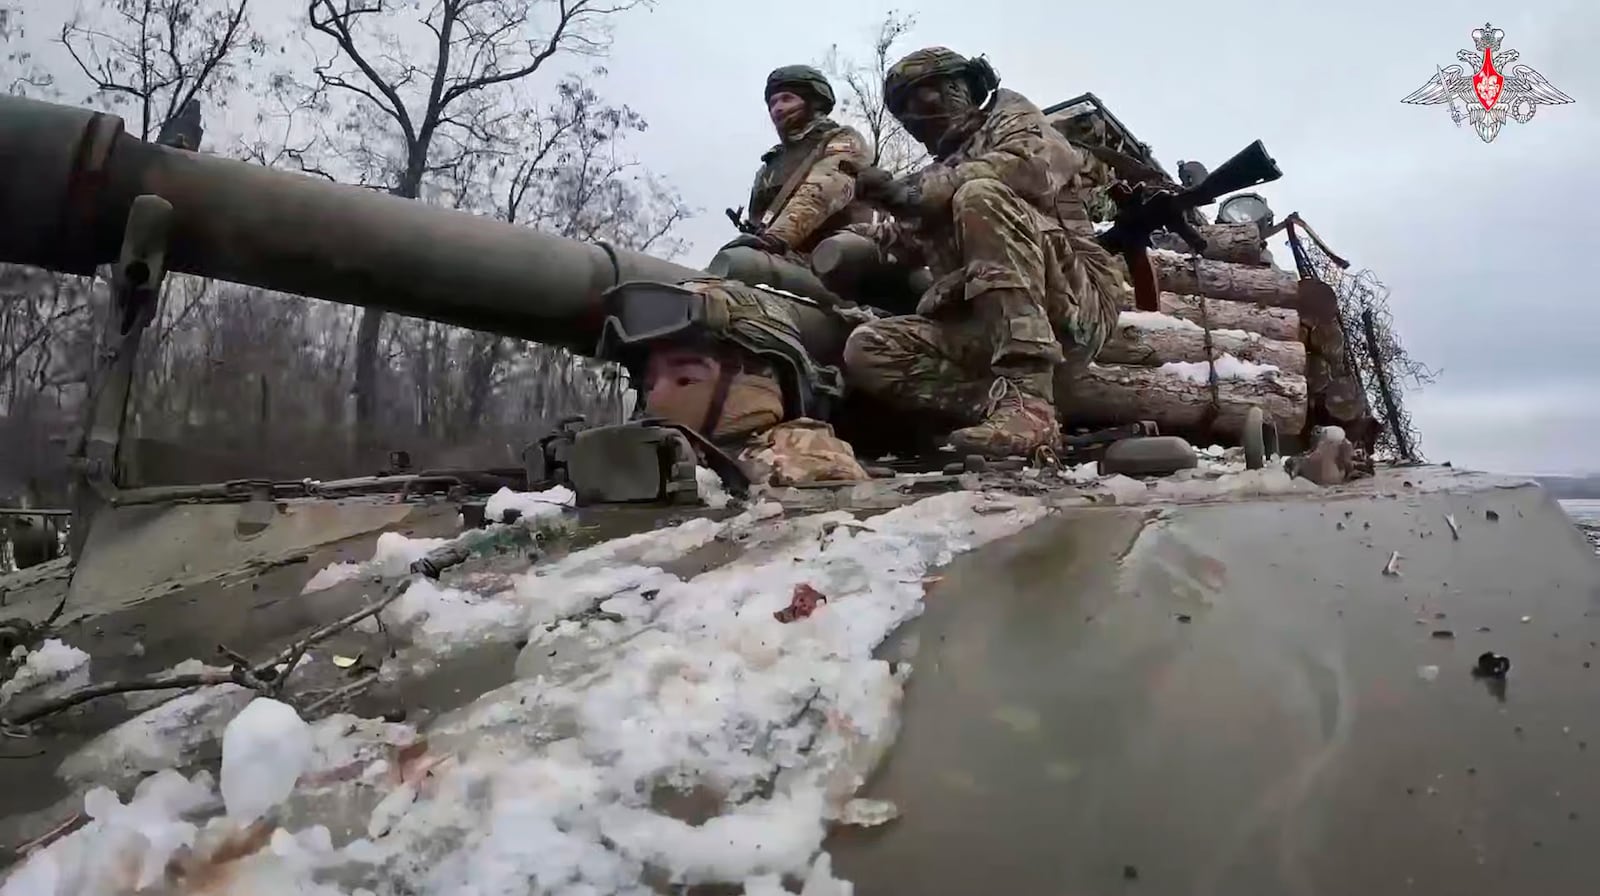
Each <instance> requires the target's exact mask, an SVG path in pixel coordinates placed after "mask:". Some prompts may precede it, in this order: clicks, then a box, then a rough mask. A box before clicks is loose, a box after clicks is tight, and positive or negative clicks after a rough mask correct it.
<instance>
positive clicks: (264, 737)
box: [222, 697, 312, 824]
mask: <svg viewBox="0 0 1600 896" xmlns="http://www.w3.org/2000/svg"><path fill="white" fill-rule="evenodd" d="M311 753H312V742H311V728H310V726H308V725H306V723H305V721H304V720H302V719H301V718H300V715H299V713H297V712H295V711H294V707H292V706H289V705H288V704H286V703H280V702H278V701H277V700H269V699H267V698H265V697H261V698H257V699H255V700H252V701H251V702H250V705H249V706H246V707H245V708H244V710H243V711H242V712H240V713H239V714H238V715H236V716H234V717H233V721H231V722H229V723H228V727H227V729H226V730H224V731H223V733H222V801H223V804H224V805H225V806H226V807H227V809H228V817H229V818H230V819H233V820H234V821H237V822H242V823H245V824H248V823H250V822H253V821H255V820H256V819H258V818H260V817H261V816H262V815H264V814H266V812H267V810H269V809H271V808H272V807H274V806H276V805H278V804H279V803H281V802H283V801H284V800H285V799H286V798H287V797H288V796H289V792H290V791H291V790H293V789H294V782H295V781H298V780H299V779H300V776H301V775H302V774H304V773H305V771H306V769H307V767H309V766H310V764H311Z"/></svg>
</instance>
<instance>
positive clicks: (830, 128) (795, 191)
mask: <svg viewBox="0 0 1600 896" xmlns="http://www.w3.org/2000/svg"><path fill="white" fill-rule="evenodd" d="M765 96H766V100H767V115H768V116H769V117H770V118H771V119H772V126H773V127H774V128H776V129H777V132H778V145H776V146H774V147H772V148H771V149H770V150H768V151H767V152H766V154H764V155H763V156H762V157H761V170H760V171H758V172H757V173H756V180H755V185H754V186H753V187H752V188H751V190H750V203H749V206H748V211H747V215H748V223H747V224H746V225H745V226H746V227H747V228H748V230H749V231H750V232H748V233H745V234H744V235H743V236H740V237H739V238H737V239H735V240H734V241H733V242H731V243H729V244H728V246H730V247H731V246H751V247H754V248H757V249H761V250H764V251H767V252H772V253H774V254H777V255H791V256H794V257H797V258H799V259H801V260H803V259H804V258H805V257H806V256H807V254H808V253H809V252H810V251H811V249H812V247H814V246H815V245H816V244H817V243H818V242H819V241H820V240H822V239H823V238H824V237H827V236H829V235H831V234H834V233H837V232H838V231H840V230H842V229H844V227H845V225H847V224H850V223H852V222H855V221H865V220H869V219H870V217H871V215H870V212H869V213H868V214H865V215H862V214H861V213H860V210H859V209H858V208H857V207H856V204H855V203H853V200H854V199H855V177H854V174H853V172H854V171H855V170H857V169H859V168H862V167H865V166H866V165H868V164H870V162H871V160H872V154H871V153H870V152H869V151H868V150H867V144H866V141H865V140H863V139H862V138H861V135H860V134H859V133H857V132H856V130H855V129H854V128H850V127H845V126H843V125H841V124H839V123H838V122H836V121H834V120H833V119H831V118H829V117H828V113H830V112H832V111H833V104H834V96H833V86H832V85H831V84H829V83H828V79H827V78H826V77H824V76H823V74H822V72H819V71H817V70H816V69H814V68H812V67H811V66H809V65H786V66H783V67H782V68H779V69H775V70H774V71H773V72H772V74H770V75H768V76H767V87H766V92H765ZM731 214H733V215H734V216H735V217H737V214H738V213H737V212H732V213H731Z"/></svg>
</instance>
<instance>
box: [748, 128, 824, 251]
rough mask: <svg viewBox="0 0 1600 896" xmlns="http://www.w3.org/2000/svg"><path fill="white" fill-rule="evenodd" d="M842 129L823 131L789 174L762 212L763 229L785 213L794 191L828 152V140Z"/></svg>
mask: <svg viewBox="0 0 1600 896" xmlns="http://www.w3.org/2000/svg"><path fill="white" fill-rule="evenodd" d="M842 130H844V128H843V127H837V128H834V129H833V130H831V131H825V132H823V134H822V138H821V139H819V140H818V141H817V145H816V146H813V147H811V152H809V153H807V154H806V157H805V161H803V162H801V163H800V166H799V167H797V168H795V169H794V173H792V174H790V175H789V179H788V180H786V181H784V182H783V188H782V189H780V190H779V191H778V195H777V196H774V197H773V198H772V204H771V205H769V206H767V210H766V211H765V212H763V213H762V215H761V229H762V230H766V229H767V228H768V227H771V226H772V222H773V221H776V220H778V216H779V215H781V214H783V209H784V207H785V206H787V205H788V204H789V199H790V198H791V197H793V196H794V191H796V190H798V189H800V185H801V184H803V183H805V180H806V175H808V174H810V173H811V167H812V166H813V165H815V164H817V162H818V160H820V159H821V158H822V154H823V153H824V152H827V150H828V141H830V140H832V139H833V138H834V135H835V134H838V133H839V132H840V131H842Z"/></svg>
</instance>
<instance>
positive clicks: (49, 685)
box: [0, 638, 89, 705]
mask: <svg viewBox="0 0 1600 896" xmlns="http://www.w3.org/2000/svg"><path fill="white" fill-rule="evenodd" d="M24 652H26V654H27V655H26V657H25V658H22V657H18V654H19V653H24ZM11 655H12V657H13V658H14V659H15V658H21V659H22V665H21V666H19V667H18V668H17V671H16V674H14V675H12V676H11V678H10V680H8V681H4V682H0V705H4V704H6V703H7V702H9V701H10V700H11V698H12V697H15V696H17V695H18V694H27V695H28V696H30V697H33V698H36V699H41V700H42V699H48V698H50V697H53V696H56V695H58V694H62V693H65V692H67V691H70V690H72V689H74V688H80V687H83V686H84V685H86V684H88V683H89V654H87V653H84V652H83V651H81V650H79V649H78V648H76V647H73V646H71V645H70V644H67V643H65V642H64V641H62V640H60V639H59V638H47V639H46V640H45V641H44V643H42V644H40V645H39V646H38V648H36V649H35V650H32V651H26V649H25V648H23V647H22V646H20V645H19V646H18V647H17V648H16V649H15V650H14V651H13V652H12V654H11Z"/></svg>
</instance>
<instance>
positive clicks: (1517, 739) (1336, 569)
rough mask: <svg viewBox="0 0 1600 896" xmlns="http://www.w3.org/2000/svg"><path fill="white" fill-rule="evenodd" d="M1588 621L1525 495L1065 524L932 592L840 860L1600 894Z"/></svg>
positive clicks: (1298, 887)
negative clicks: (1495, 669)
mask: <svg viewBox="0 0 1600 896" xmlns="http://www.w3.org/2000/svg"><path fill="white" fill-rule="evenodd" d="M1490 511H1492V512H1493V513H1492V514H1491V513H1490ZM1446 514H1451V515H1453V517H1454V519H1455V520H1456V522H1457V523H1458V524H1459V526H1460V530H1461V537H1460V540H1455V539H1454V538H1453V537H1452V534H1451V531H1450V527H1449V525H1448V524H1447V523H1446V522H1445V520H1444V516H1445V515H1446ZM1157 516H1159V517H1160V518H1159V519H1154V520H1152V521H1150V522H1146V521H1147V520H1151V518H1152V517H1157ZM1491 516H1494V517H1496V518H1495V519H1490V517H1491ZM1369 523H1370V528H1369V527H1368V524H1369ZM1141 533H1142V534H1141ZM1394 551H1399V552H1400V555H1401V556H1400V560H1399V561H1398V564H1397V565H1398V568H1399V571H1400V575H1399V576H1386V575H1384V574H1383V572H1382V569H1383V567H1384V566H1385V564H1386V563H1387V562H1388V560H1389V558H1390V555H1391V553H1392V552H1394ZM1119 557H1121V558H1122V559H1121V561H1120V562H1119V561H1118V558H1119ZM1597 600H1600V562H1597V561H1596V559H1595V558H1594V557H1593V556H1592V555H1591V553H1590V551H1589V550H1588V548H1587V545H1586V544H1585V543H1584V541H1583V538H1582V536H1581V535H1580V534H1579V533H1578V532H1577V531H1576V530H1575V529H1574V528H1573V527H1572V526H1571V524H1570V522H1569V521H1568V520H1567V519H1566V517H1565V516H1564V515H1563V514H1562V513H1561V512H1560V510H1559V509H1558V508H1557V507H1556V505H1555V503H1554V502H1553V501H1551V500H1550V499H1548V498H1547V497H1545V496H1544V495H1543V494H1542V493H1541V492H1538V491H1536V490H1533V489H1516V490H1496V491H1487V492H1478V493H1474V494H1448V493H1435V494H1428V495H1412V496H1402V497H1400V498H1379V499H1372V498H1360V499H1350V498H1346V499H1343V500H1328V501H1324V502H1313V501H1305V500H1297V501H1294V502H1286V501H1281V502H1273V501H1266V502H1256V503H1238V504H1212V505H1193V506H1187V507H1179V508H1167V509H1165V510H1163V511H1153V510H1151V509H1148V508H1121V509H1118V508H1106V509H1092V510H1068V511H1066V512H1065V513H1063V514H1062V516H1061V517H1060V518H1058V519H1054V520H1050V521H1047V522H1045V523H1043V524H1041V525H1039V526H1036V527H1035V528H1033V529H1032V530H1030V531H1028V532H1026V533H1023V535H1021V536H1020V537H1018V538H1015V539H1012V540H1010V541H1008V542H1005V543H1003V544H997V545H993V546H991V547H990V548H989V549H985V550H981V551H979V552H976V553H975V554H972V555H969V556H967V557H965V558H962V559H961V560H958V561H957V563H956V564H954V566H953V567H952V568H951V569H950V570H949V572H948V575H947V577H946V578H945V580H944V581H943V582H941V583H939V584H938V585H936V586H934V588H933V589H932V590H931V591H930V594H929V598H928V608H927V612H926V613H925V615H924V616H923V617H922V618H921V619H919V620H918V621H917V622H915V623H914V624H913V625H912V626H910V627H909V631H908V632H907V634H908V635H913V634H914V636H915V640H916V641H917V642H918V643H919V644H920V647H919V650H918V653H917V655H916V658H915V660H914V672H913V674H912V676H911V682H910V685H909V689H908V694H907V698H906V703H905V713H906V717H905V725H904V728H903V729H902V732H901V734H900V738H899V740H898V742H897V744H896V746H895V749H894V751H893V753H892V755H891V757H890V760H889V762H888V763H887V764H886V766H885V768H884V769H882V770H881V771H880V773H879V775H878V776H877V778H876V779H875V780H874V781H873V783H872V784H871V785H870V786H869V787H868V793H867V794H866V795H869V796H873V797H878V798H885V799H890V800H893V801H894V802H895V803H896V804H897V805H898V806H899V808H900V809H901V811H902V815H901V817H900V818H899V819H898V820H896V821H894V822H892V823H890V824H888V825H885V826H884V827H882V828H880V829H874V830H868V831H859V830H852V831H846V832H841V833H839V834H836V835H835V836H834V838H833V841H832V843H831V844H830V845H831V847H832V848H833V849H834V851H835V856H836V859H837V867H838V869H839V871H840V873H841V874H843V875H845V876H846V877H848V878H849V879H852V880H854V881H856V883H857V886H858V892H862V893H866V894H876V893H920V894H927V896H934V894H944V893H951V894H956V893H974V892H988V891H998V892H1004V893H1007V894H1033V893H1039V894H1060V893H1074V894H1078V893H1128V892H1149V893H1197V894H1211V893H1215V894H1238V893H1294V894H1311V893H1325V894H1345V893H1363V894H1382V893H1441V894H1442V893H1449V894H1452V896H1464V894H1477V893H1483V894H1490V893H1494V894H1501V893H1513V892H1517V893H1540V894H1564V893H1591V892H1593V891H1594V890H1593V887H1594V883H1595V881H1597V880H1600V855H1597V854H1596V853H1595V851H1594V843H1595V842H1597V836H1600V699H1597V698H1600V668H1594V666H1595V665H1600V649H1597V648H1596V647H1595V641H1596V639H1600V619H1597V618H1596V615H1595V614H1596V611H1595V608H1596V603H1597ZM1523 617H1528V621H1527V622H1522V621H1521V620H1522V618H1523ZM1443 632H1449V633H1450V635H1452V636H1451V637H1444V636H1443V635H1442V634H1441V633H1443ZM1488 650H1493V651H1495V652H1497V653H1502V654H1505V655H1507V656H1509V657H1510V658H1511V660H1512V662H1513V664H1514V665H1513V668H1512V671H1511V675H1510V678H1509V680H1508V681H1507V683H1506V686H1505V688H1504V690H1503V693H1500V694H1497V693H1496V691H1495V689H1492V688H1490V687H1487V686H1486V685H1485V683H1484V682H1483V681H1481V680H1478V679H1475V678H1473V677H1472V675H1471V674H1470V670H1471V669H1472V667H1473V665H1474V662H1475V660H1476V658H1477V656H1478V655H1479V654H1480V653H1482V652H1484V651H1488ZM1585 664H1591V665H1585ZM1434 666H1436V667H1437V674H1436V675H1433V676H1432V677H1431V678H1430V676H1429V674H1428V671H1427V667H1434Z"/></svg>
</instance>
